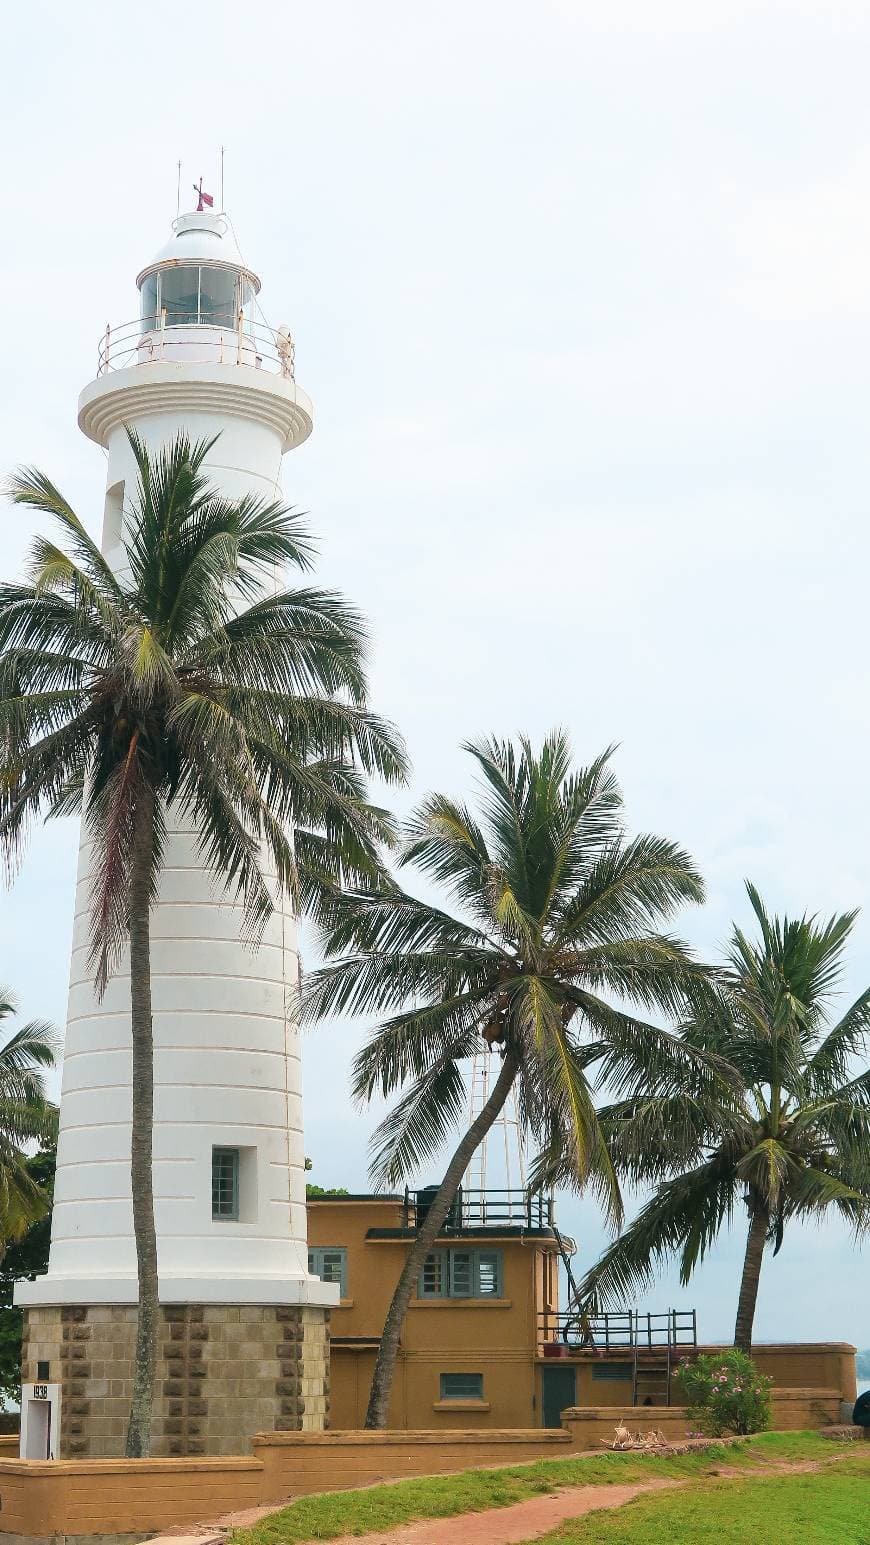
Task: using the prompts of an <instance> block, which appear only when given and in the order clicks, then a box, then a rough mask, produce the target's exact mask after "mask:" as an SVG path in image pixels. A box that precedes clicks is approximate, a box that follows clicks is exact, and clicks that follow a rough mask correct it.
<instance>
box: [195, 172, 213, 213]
mask: <svg viewBox="0 0 870 1545" xmlns="http://www.w3.org/2000/svg"><path fill="white" fill-rule="evenodd" d="M193 191H194V193H195V194H196V196H197V198H198V199H199V203H198V204H197V206H196V212H197V214H198V215H201V214H204V213H205V210H206V209H212V208H213V206H214V199H213V198H212V196H211V194H210V193H203V191H202V178H201V177H200V179H199V183H198V184H197V183H194V185H193Z"/></svg>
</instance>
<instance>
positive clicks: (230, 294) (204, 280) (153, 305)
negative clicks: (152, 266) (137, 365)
mask: <svg viewBox="0 0 870 1545" xmlns="http://www.w3.org/2000/svg"><path fill="white" fill-rule="evenodd" d="M140 294H141V300H140V316H141V319H142V327H143V331H148V330H150V328H152V327H154V326H155V325H156V326H160V325H161V322H163V323H164V325H165V326H166V327H197V326H202V327H226V328H233V329H234V328H235V327H236V326H237V325H238V320H239V311H240V310H241V312H242V313H243V316H244V320H245V327H246V329H248V328H250V326H251V323H252V319H253V313H254V299H255V296H256V290H255V288H254V285H253V284H252V283H251V281H250V279H248V278H247V277H246V276H245V275H244V274H240V273H239V271H238V269H235V268H217V267H214V268H212V267H208V266H206V265H205V264H203V265H196V266H194V265H193V264H190V265H189V266H188V265H183V264H182V265H179V266H178V267H173V268H163V269H160V270H158V272H157V273H153V274H148V275H147V276H146V278H144V279H143V281H142V288H141V292H140Z"/></svg>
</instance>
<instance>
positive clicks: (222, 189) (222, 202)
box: [221, 145, 226, 214]
mask: <svg viewBox="0 0 870 1545" xmlns="http://www.w3.org/2000/svg"><path fill="white" fill-rule="evenodd" d="M225 208H226V205H225V204H224V146H223V145H221V214H223V213H224V210H225Z"/></svg>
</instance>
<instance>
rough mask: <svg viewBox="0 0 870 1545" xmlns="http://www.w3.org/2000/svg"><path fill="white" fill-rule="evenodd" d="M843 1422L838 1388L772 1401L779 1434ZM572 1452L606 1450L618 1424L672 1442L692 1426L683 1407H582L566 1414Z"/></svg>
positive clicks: (789, 1392) (789, 1393)
mask: <svg viewBox="0 0 870 1545" xmlns="http://www.w3.org/2000/svg"><path fill="white" fill-rule="evenodd" d="M839 1420H840V1392H839V1390H835V1389H778V1390H774V1392H773V1399H772V1401H771V1427H772V1428H773V1429H774V1431H776V1432H806V1431H808V1430H810V1429H812V1428H814V1427H830V1426H835V1425H836V1424H837V1423H838V1422H839ZM562 1421H563V1424H564V1425H565V1427H567V1429H568V1431H569V1432H570V1434H571V1447H572V1449H590V1448H593V1449H594V1448H601V1447H602V1446H604V1447H606V1446H608V1445H609V1444H610V1443H611V1442H612V1441H613V1436H614V1429H615V1427H616V1425H617V1423H622V1425H624V1426H625V1427H628V1428H630V1430H631V1431H632V1432H649V1431H651V1430H652V1429H653V1428H655V1429H656V1430H657V1431H661V1432H663V1433H664V1434H665V1436H666V1437H668V1438H670V1439H671V1440H672V1441H674V1440H677V1439H679V1438H684V1437H685V1436H686V1433H687V1432H688V1431H689V1428H690V1423H689V1419H688V1416H687V1414H686V1410H685V1407H683V1406H653V1407H651V1406H630V1405H627V1406H626V1405H624V1406H609V1405H601V1406H597V1407H596V1406H583V1407H579V1406H578V1407H574V1408H573V1409H572V1410H568V1411H565V1412H563V1414H562Z"/></svg>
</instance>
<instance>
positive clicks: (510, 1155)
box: [462, 1052, 527, 1227]
mask: <svg viewBox="0 0 870 1545" xmlns="http://www.w3.org/2000/svg"><path fill="white" fill-rule="evenodd" d="M499 1068H500V1064H499V1062H498V1061H494V1058H493V1054H492V1053H491V1052H487V1053H479V1054H478V1055H477V1056H475V1057H474V1059H473V1060H472V1064H471V1076H470V1078H469V1085H468V1121H469V1125H471V1123H472V1122H473V1121H475V1120H476V1119H477V1117H478V1116H479V1115H480V1113H481V1111H482V1110H483V1107H484V1105H485V1104H486V1102H487V1100H488V1099H489V1097H490V1094H491V1093H492V1086H493V1083H494V1081H495V1079H496V1078H498V1074H499ZM462 1184H463V1212H464V1216H465V1221H466V1224H467V1226H470V1227H474V1226H475V1224H478V1223H479V1224H480V1225H481V1226H482V1225H483V1224H485V1222H486V1221H487V1220H486V1212H487V1209H488V1207H491V1208H492V1209H493V1210H497V1212H498V1214H499V1219H500V1221H501V1222H504V1223H516V1224H517V1225H521V1224H523V1223H524V1222H525V1221H526V1213H527V1208H526V1202H525V1190H526V1143H525V1130H524V1128H523V1125H522V1122H521V1121H520V1115H519V1107H518V1104H517V1097H516V1090H515V1089H512V1090H511V1092H510V1094H509V1095H508V1097H507V1100H506V1102H505V1104H504V1106H503V1107H502V1109H501V1111H500V1112H499V1115H498V1116H497V1117H496V1119H495V1121H494V1122H493V1124H492V1126H491V1127H490V1129H489V1131H488V1132H487V1134H486V1136H485V1137H484V1139H483V1141H482V1143H481V1144H480V1146H479V1147H478V1148H477V1150H476V1151H475V1153H474V1155H473V1156H472V1159H471V1163H470V1164H469V1166H468V1169H467V1170H466V1172H465V1176H464V1178H463V1182H462ZM487 1193H489V1195H490V1198H491V1199H490V1201H488V1200H487Z"/></svg>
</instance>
